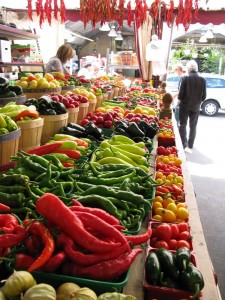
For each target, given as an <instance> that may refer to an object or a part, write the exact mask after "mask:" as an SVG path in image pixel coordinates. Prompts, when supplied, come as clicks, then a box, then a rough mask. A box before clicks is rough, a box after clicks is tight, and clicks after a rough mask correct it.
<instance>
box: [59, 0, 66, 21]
mask: <svg viewBox="0 0 225 300" xmlns="http://www.w3.org/2000/svg"><path fill="white" fill-rule="evenodd" d="M60 18H61V23H65V21H66V7H65V3H64V0H60Z"/></svg>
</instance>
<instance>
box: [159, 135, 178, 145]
mask: <svg viewBox="0 0 225 300" xmlns="http://www.w3.org/2000/svg"><path fill="white" fill-rule="evenodd" d="M158 146H163V147H171V146H175V138H174V137H168V138H166V137H161V136H160V137H158Z"/></svg>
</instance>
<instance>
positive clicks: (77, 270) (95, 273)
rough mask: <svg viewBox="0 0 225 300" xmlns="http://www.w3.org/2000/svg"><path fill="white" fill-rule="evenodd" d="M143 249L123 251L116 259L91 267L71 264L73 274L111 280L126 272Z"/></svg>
mask: <svg viewBox="0 0 225 300" xmlns="http://www.w3.org/2000/svg"><path fill="white" fill-rule="evenodd" d="M141 252H143V250H142V249H133V250H131V252H130V253H129V252H125V253H122V254H121V255H120V256H118V257H117V258H116V259H110V260H105V261H102V262H100V263H97V264H95V265H92V266H89V267H82V266H79V265H77V264H74V265H71V273H72V274H71V275H73V276H78V277H79V276H81V277H85V278H89V279H93V280H104V281H110V280H114V279H115V278H117V277H119V276H121V275H122V274H123V273H124V272H126V271H127V270H128V269H129V267H130V266H131V264H132V263H133V261H134V260H135V258H136V257H137V255H138V254H140V253H141Z"/></svg>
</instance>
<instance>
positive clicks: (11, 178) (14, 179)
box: [0, 174, 30, 185]
mask: <svg viewBox="0 0 225 300" xmlns="http://www.w3.org/2000/svg"><path fill="white" fill-rule="evenodd" d="M29 181H30V178H29V177H28V176H26V175H21V174H10V175H6V174H2V175H0V184H3V185H11V184H12V185H13V184H16V183H18V184H21V185H23V184H26V183H27V182H29Z"/></svg>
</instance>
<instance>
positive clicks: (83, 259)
mask: <svg viewBox="0 0 225 300" xmlns="http://www.w3.org/2000/svg"><path fill="white" fill-rule="evenodd" d="M57 245H58V246H63V249H64V251H65V253H66V256H67V258H68V259H70V260H71V261H73V262H75V263H77V264H79V265H82V266H90V265H93V264H97V263H99V262H101V261H104V260H109V259H113V258H117V257H118V256H119V255H121V254H122V253H124V252H126V251H127V247H126V245H122V246H120V247H117V248H116V249H115V250H113V251H111V252H107V253H91V254H89V253H83V252H81V251H80V250H79V249H77V248H78V247H77V246H76V244H75V243H74V242H73V240H72V239H71V238H70V237H68V236H66V235H65V234H64V233H62V234H61V235H60V236H59V237H58V239H57Z"/></svg>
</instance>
